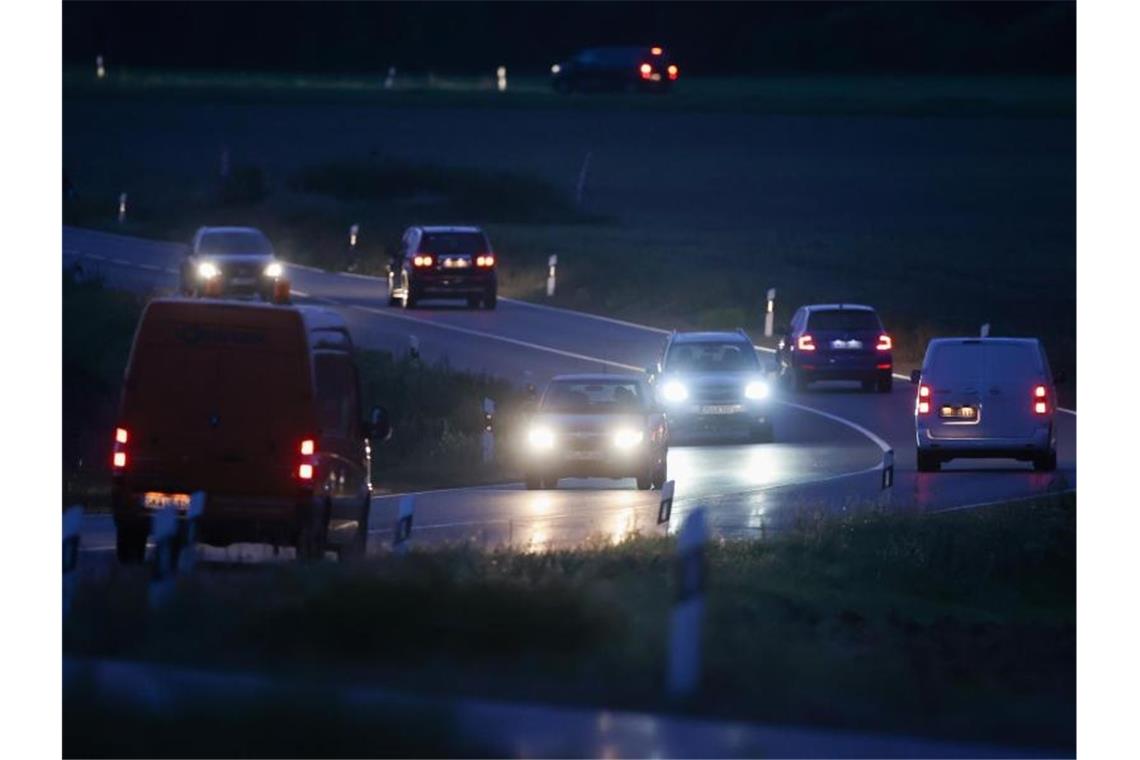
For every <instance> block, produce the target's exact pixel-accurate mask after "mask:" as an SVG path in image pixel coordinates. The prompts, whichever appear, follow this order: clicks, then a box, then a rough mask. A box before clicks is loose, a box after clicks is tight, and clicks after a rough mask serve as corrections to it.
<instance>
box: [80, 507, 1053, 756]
mask: <svg viewBox="0 0 1140 760" xmlns="http://www.w3.org/2000/svg"><path fill="white" fill-rule="evenodd" d="M1075 533H1076V500H1075V496H1073V495H1060V496H1053V497H1045V498H1040V499H1036V500H1033V501H1026V502H1021V503H1016V504H1008V505H1001V506H995V507H990V508H987V509H984V510H974V511H968V512H957V513H948V514H943V515H933V516H931V515H900V514H897V513H895V514H888V513H880V512H871V513H864V514H861V515H859V516H846V517H838V518H836V517H819V516H815V515H812V514H810V513H805V514H804V515H803V519H802V520H800V521H799V522H798V523H797V524H796V525H795V527H793V528H791V529H789V530H787V531H785V532H781V533H778V534H776V535H775V536H774V537H773V538H770V539H768V540H762V541H756V540H751V541H745V540H741V541H723V542H714V543H713V544H711V545H710V548H709V576H708V577H709V581H708V604H707V616H706V628H705V638H704V667H705V675H704V680H703V684H702V687H701V691H700V693H699V695H698V696H697V697H696V698H694V699H692V700H691V701H689V702H688V703H686V704H684V705H680V706H678V705H671V704H669V703H667V702H666V701H665V700H664V699H663V697H662V684H663V677H664V674H663V663H664V657H665V646H666V632H667V628H668V625H667V621H668V615H669V609H670V605H671V601H672V595H673V583H674V565H673V548H674V546H673V539H672V538H664V537H653V536H649V537H634V538H631V539H629V540H626V541H624V542H621V543H618V544H616V545H614V544H610V543H609V542H608V541H607V540H605V539H597V540H590V541H587V542H586V543H585V544H584V545H583V546H582V547H581V548H578V549H574V550H563V551H552V552H547V553H530V552H522V551H514V550H499V551H494V552H484V551H480V550H477V549H476V548H474V547H471V546H458V545H457V546H455V547H454V548H450V549H442V550H433V551H430V552H418V551H413V552H412V553H411V554H410V555H408V556H404V557H399V556H395V555H391V554H382V555H378V556H373V557H370V558H369V559H368V560H366V561H364V562H362V563H360V564H350V565H340V564H332V563H328V564H320V565H316V566H296V565H292V564H287V565H272V566H260V567H256V566H248V565H247V566H226V565H214V566H208V565H207V566H203V567H201V569H200V571H199V572H198V573H197V574H196V575H195V576H193V577H190V578H184V579H182V580H181V581H180V584H181V585H180V586H179V588H178V590H177V592H176V595H175V598H174V600H173V603H172V604H171V605H170V606H169V607H168V608H166V609H164V610H162V611H161V612H157V613H155V612H150V611H148V607H147V595H146V587H147V583H148V580H149V576H148V574H147V571H146V570H145V569H141V568H114V569H113V570H112V571H111V574H110V575H109V576H108V575H106V573H105V572H104V573H102V574H100V573H90V572H89V573H87V574H86V575H85V576H84V578H83V579H81V583H80V586H79V589H78V594H77V596H76V604H75V607H74V609H73V611H72V614H71V616H70V617H69V618H68V620H67V621H66V623H65V626H64V637H63V641H64V653H65V654H66V655H68V656H75V657H97V658H118V659H128V660H140V661H155V662H162V663H170V664H180V665H187V666H193V667H201V668H206V669H214V670H219V671H225V672H243V671H248V672H265V673H272V674H273V675H274V677H287V678H295V679H297V680H298V682H303V683H309V684H314V685H320V684H338V685H341V686H347V685H371V686H388V687H395V688H398V689H402V690H414V691H418V692H422V693H432V694H438V695H444V696H461V695H467V696H479V697H493V698H503V699H512V700H522V701H528V702H551V703H564V704H577V705H589V706H594V707H603V706H604V707H612V708H619V709H633V710H653V711H670V710H680V711H682V712H685V713H691V714H698V715H706V716H717V717H723V718H736V719H745V720H755V721H765V722H775V723H780V724H792V725H798V724H807V725H819V726H828V727H833V728H847V729H853V730H859V731H885V732H900V733H906V734H913V735H923V736H930V737H939V738H945V739H956V740H973V741H987V742H996V743H1003V744H1011V745H1021V746H1034V747H1044V748H1053V749H1057V750H1061V751H1072V750H1073V749H1074V748H1075V704H1076V687H1075V680H1076V650H1075V644H1076V581H1075V579H1076V568H1075V556H1076V546H1075ZM364 754H371V753H369V752H365V753H364Z"/></svg>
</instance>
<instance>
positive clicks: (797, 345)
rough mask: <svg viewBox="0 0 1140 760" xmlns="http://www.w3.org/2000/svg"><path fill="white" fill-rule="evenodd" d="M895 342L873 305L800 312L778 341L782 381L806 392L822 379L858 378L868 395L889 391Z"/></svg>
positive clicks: (824, 306) (844, 305)
mask: <svg viewBox="0 0 1140 760" xmlns="http://www.w3.org/2000/svg"><path fill="white" fill-rule="evenodd" d="M893 349H894V341H893V340H892V339H891V336H890V335H889V334H888V333H887V331H886V329H885V328H884V327H883V323H882V321H881V320H880V319H879V315H878V314H877V313H875V310H874V309H873V308H871V307H870V306H863V305H861V304H851V303H830V304H815V305H812V306H801V307H800V308H799V309H796V313H795V314H794V315H793V316H792V319H791V322H789V323H788V326H787V327H786V328H785V330H784V334H783V335H782V336H781V337H780V342H779V344H778V348H777V352H776V356H777V360H778V362H779V366H780V377H781V379H782V380H783V381H784V382H785V384H786V385H787V386H789V387H790V388H794V389H796V390H804V389H806V388H807V387H808V386H809V385H810V384H811V383H814V382H816V381H819V380H856V381H859V382H860V383H862V384H863V390H865V391H878V392H879V393H890V392H891V386H892V377H893V371H894V357H893Z"/></svg>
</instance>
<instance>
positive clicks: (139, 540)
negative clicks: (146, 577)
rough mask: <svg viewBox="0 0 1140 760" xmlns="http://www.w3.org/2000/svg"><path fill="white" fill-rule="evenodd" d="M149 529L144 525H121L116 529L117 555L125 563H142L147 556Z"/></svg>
mask: <svg viewBox="0 0 1140 760" xmlns="http://www.w3.org/2000/svg"><path fill="white" fill-rule="evenodd" d="M146 537H147V529H146V525H145V523H144V524H143V525H142V526H127V525H121V526H119V527H118V529H117V530H116V531H115V555H116V556H117V557H118V559H119V562H120V563H122V564H124V565H139V564H142V561H143V558H144V557H146Z"/></svg>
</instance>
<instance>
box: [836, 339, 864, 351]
mask: <svg viewBox="0 0 1140 760" xmlns="http://www.w3.org/2000/svg"><path fill="white" fill-rule="evenodd" d="M831 347H832V348H834V349H835V350H837V351H858V350H859V349H861V348H862V347H863V341H861V340H833V341H831Z"/></svg>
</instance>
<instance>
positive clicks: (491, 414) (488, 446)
mask: <svg viewBox="0 0 1140 760" xmlns="http://www.w3.org/2000/svg"><path fill="white" fill-rule="evenodd" d="M494 461H495V402H494V401H492V400H491V399H489V398H485V399H483V464H490V463H491V462H494Z"/></svg>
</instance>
